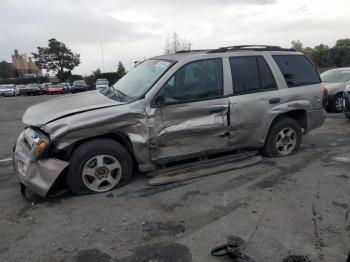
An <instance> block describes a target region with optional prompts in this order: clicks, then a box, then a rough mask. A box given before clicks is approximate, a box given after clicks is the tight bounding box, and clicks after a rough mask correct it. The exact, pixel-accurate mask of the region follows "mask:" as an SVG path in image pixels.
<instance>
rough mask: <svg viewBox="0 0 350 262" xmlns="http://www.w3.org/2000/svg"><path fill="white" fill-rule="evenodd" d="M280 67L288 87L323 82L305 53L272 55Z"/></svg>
mask: <svg viewBox="0 0 350 262" xmlns="http://www.w3.org/2000/svg"><path fill="white" fill-rule="evenodd" d="M272 57H273V59H274V60H275V61H276V63H277V65H278V67H279V68H280V70H281V72H282V74H283V76H284V79H285V80H286V82H287V85H288V87H297V86H304V85H313V84H318V83H320V82H321V80H320V77H319V75H318V73H317V71H316V69H315V68H314V66H313V65H312V64H311V62H310V60H309V59H307V58H306V57H305V56H303V55H274V56H272Z"/></svg>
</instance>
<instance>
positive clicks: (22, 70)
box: [12, 50, 42, 77]
mask: <svg viewBox="0 0 350 262" xmlns="http://www.w3.org/2000/svg"><path fill="white" fill-rule="evenodd" d="M12 64H13V66H14V67H15V69H16V72H17V74H18V76H19V77H25V76H27V75H35V76H42V71H41V69H40V68H39V67H38V66H37V65H36V64H35V63H34V62H33V60H32V58H31V57H29V58H27V56H26V55H23V54H19V53H18V50H15V52H14V54H13V55H12Z"/></svg>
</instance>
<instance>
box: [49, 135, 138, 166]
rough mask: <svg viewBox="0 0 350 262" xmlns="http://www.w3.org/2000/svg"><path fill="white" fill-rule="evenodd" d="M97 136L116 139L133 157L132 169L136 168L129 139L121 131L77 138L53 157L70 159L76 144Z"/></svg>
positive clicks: (78, 144) (97, 137)
mask: <svg viewBox="0 0 350 262" xmlns="http://www.w3.org/2000/svg"><path fill="white" fill-rule="evenodd" d="M99 138H110V139H112V140H115V141H117V142H118V143H120V144H121V145H122V146H123V147H125V149H126V150H127V151H128V152H129V153H130V155H131V157H132V159H133V163H134V168H135V169H134V170H138V165H137V161H136V158H135V154H134V149H133V147H132V144H131V141H130V139H129V137H128V136H126V135H125V134H123V133H121V132H116V133H109V134H103V135H99V136H94V137H88V138H85V139H82V140H79V141H77V142H75V143H73V144H72V145H70V146H69V147H67V148H65V149H63V150H60V151H56V152H54V155H55V157H57V158H59V159H62V160H66V161H68V160H69V159H70V157H71V155H72V154H73V152H74V150H75V149H76V148H77V147H78V146H80V145H81V144H84V143H85V142H87V141H91V140H95V139H99Z"/></svg>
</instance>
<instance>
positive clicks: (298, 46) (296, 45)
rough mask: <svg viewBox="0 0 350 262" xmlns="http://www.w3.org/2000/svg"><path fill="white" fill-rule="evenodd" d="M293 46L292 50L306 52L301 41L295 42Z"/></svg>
mask: <svg viewBox="0 0 350 262" xmlns="http://www.w3.org/2000/svg"><path fill="white" fill-rule="evenodd" d="M291 44H292V48H293V49H295V50H297V51H300V52H302V51H303V50H304V48H303V43H302V42H300V40H293V41H292V43H291Z"/></svg>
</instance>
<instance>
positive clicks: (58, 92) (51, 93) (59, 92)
mask: <svg viewBox="0 0 350 262" xmlns="http://www.w3.org/2000/svg"><path fill="white" fill-rule="evenodd" d="M64 93H65V91H64V90H62V91H47V92H46V94H48V95H54V94H64Z"/></svg>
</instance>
